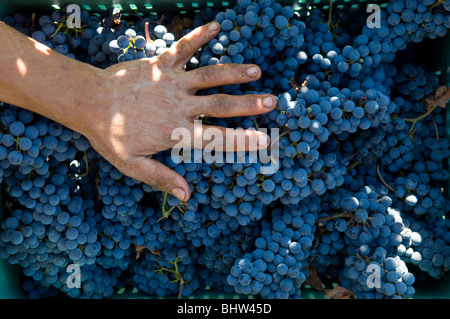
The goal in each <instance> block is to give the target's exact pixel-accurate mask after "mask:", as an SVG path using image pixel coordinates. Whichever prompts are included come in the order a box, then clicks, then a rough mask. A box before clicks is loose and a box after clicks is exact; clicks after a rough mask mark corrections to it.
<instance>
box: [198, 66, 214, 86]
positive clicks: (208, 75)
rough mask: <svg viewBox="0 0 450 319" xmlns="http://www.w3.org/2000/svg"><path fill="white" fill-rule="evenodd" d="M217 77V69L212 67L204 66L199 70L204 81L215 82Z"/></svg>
mask: <svg viewBox="0 0 450 319" xmlns="http://www.w3.org/2000/svg"><path fill="white" fill-rule="evenodd" d="M216 79H217V74H216V72H215V70H214V69H213V68H211V67H204V68H203V69H202V70H200V72H199V80H200V81H202V82H203V83H210V82H215V81H216Z"/></svg>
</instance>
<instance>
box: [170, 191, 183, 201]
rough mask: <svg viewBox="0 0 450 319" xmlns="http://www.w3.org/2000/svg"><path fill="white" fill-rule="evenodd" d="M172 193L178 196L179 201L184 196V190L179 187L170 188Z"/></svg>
mask: <svg viewBox="0 0 450 319" xmlns="http://www.w3.org/2000/svg"><path fill="white" fill-rule="evenodd" d="M172 194H173V195H174V196H175V197H176V198H178V199H179V200H180V201H184V198H185V197H186V192H185V191H184V190H182V189H181V188H175V189H173V190H172Z"/></svg>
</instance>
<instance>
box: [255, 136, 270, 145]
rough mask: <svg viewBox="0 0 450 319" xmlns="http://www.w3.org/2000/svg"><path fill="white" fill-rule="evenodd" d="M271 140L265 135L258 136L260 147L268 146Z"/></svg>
mask: <svg viewBox="0 0 450 319" xmlns="http://www.w3.org/2000/svg"><path fill="white" fill-rule="evenodd" d="M267 144H269V139H268V138H267V136H265V135H260V136H258V146H267Z"/></svg>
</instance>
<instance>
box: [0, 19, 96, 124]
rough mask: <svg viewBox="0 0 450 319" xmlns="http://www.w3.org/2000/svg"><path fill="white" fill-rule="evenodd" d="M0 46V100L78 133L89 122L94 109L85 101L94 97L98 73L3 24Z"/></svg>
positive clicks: (87, 65)
mask: <svg viewBox="0 0 450 319" xmlns="http://www.w3.org/2000/svg"><path fill="white" fill-rule="evenodd" d="M0 43H2V45H1V46H0V70H1V72H0V101H3V102H6V103H9V104H13V105H16V106H19V107H22V108H24V109H28V110H30V111H33V112H36V113H39V114H41V115H43V116H46V117H48V118H50V119H52V120H54V121H57V122H59V123H61V124H63V125H66V126H67V127H70V128H71V129H74V130H77V131H79V132H80V131H82V129H83V128H85V127H86V125H85V124H86V121H90V120H92V116H93V111H94V110H92V109H89V108H90V105H91V104H90V103H86V101H87V100H88V99H93V98H95V96H93V95H95V93H94V92H95V91H96V83H95V82H94V81H95V79H96V77H97V75H99V74H100V72H101V71H102V70H101V69H98V68H95V67H93V66H91V65H89V64H87V63H82V62H80V61H76V60H74V59H71V58H68V57H66V56H63V55H61V54H59V53H57V52H55V51H53V50H51V49H50V48H48V47H46V46H44V45H43V44H41V43H39V42H37V41H35V40H33V39H31V38H29V37H27V36H25V35H23V34H21V33H20V32H18V31H16V30H15V29H13V28H11V27H9V26H7V25H6V24H4V23H3V22H0ZM97 83H98V82H97ZM81 124H84V125H81ZM80 133H83V132H80Z"/></svg>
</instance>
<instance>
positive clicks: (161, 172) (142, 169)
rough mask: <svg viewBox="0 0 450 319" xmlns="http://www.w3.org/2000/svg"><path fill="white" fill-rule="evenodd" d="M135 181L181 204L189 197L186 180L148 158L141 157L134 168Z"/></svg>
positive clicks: (189, 192) (189, 191)
mask: <svg viewBox="0 0 450 319" xmlns="http://www.w3.org/2000/svg"><path fill="white" fill-rule="evenodd" d="M134 173H135V174H136V175H137V177H136V179H138V180H141V181H142V182H144V183H147V184H148V185H150V186H152V187H154V188H156V189H157V190H159V191H161V192H166V193H169V194H171V195H173V196H175V197H176V198H178V199H179V200H180V201H181V202H186V201H188V200H189V197H190V196H191V190H190V188H189V185H188V183H187V182H186V180H185V179H184V178H183V177H182V176H181V175H180V174H178V173H176V172H175V171H173V170H171V169H170V168H169V167H167V166H165V165H164V164H162V163H160V162H158V161H156V160H154V159H152V158H150V157H141V158H140V159H139V160H138V161H137V163H136V165H135V166H134Z"/></svg>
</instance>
